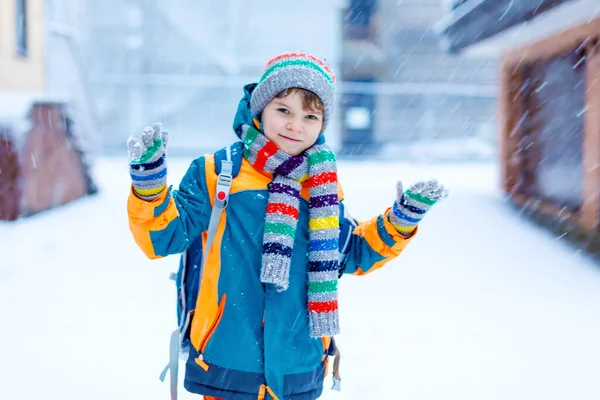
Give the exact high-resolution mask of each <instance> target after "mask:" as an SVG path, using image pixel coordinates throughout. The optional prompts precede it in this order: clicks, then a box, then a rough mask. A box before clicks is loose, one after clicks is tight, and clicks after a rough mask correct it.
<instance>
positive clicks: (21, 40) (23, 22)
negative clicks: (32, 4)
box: [15, 0, 27, 57]
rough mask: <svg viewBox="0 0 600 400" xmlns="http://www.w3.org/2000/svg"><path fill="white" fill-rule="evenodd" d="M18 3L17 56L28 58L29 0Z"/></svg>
mask: <svg viewBox="0 0 600 400" xmlns="http://www.w3.org/2000/svg"><path fill="white" fill-rule="evenodd" d="M15 1H16V11H17V13H16V24H15V26H16V34H17V35H16V36H17V54H18V55H20V56H21V57H27V0H15Z"/></svg>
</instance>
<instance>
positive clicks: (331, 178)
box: [308, 172, 337, 187]
mask: <svg viewBox="0 0 600 400" xmlns="http://www.w3.org/2000/svg"><path fill="white" fill-rule="evenodd" d="M328 183H337V173H335V172H321V173H320V174H317V175H315V176H311V177H310V178H308V185H309V186H310V187H316V186H319V185H325V184H328Z"/></svg>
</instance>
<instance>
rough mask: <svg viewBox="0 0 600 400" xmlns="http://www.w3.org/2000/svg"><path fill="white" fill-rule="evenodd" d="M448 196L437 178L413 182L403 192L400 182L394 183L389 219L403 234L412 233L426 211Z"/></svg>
mask: <svg viewBox="0 0 600 400" xmlns="http://www.w3.org/2000/svg"><path fill="white" fill-rule="evenodd" d="M446 197H448V191H447V190H446V189H444V186H443V185H441V184H440V183H438V181H437V180H435V179H434V180H431V181H427V182H418V183H415V184H414V185H412V186H411V187H410V189H408V190H407V191H406V192H404V188H403V187H402V182H400V181H398V183H396V201H395V202H394V207H393V208H392V211H391V212H390V213H389V220H390V222H391V223H392V225H393V226H394V228H396V230H397V231H398V232H400V233H401V234H402V235H403V236H405V237H408V236H410V235H412V233H413V232H414V230H415V228H416V227H417V225H418V224H419V222H420V221H421V219H422V218H423V216H424V215H425V213H426V212H427V211H429V209H430V208H431V206H433V205H434V204H435V203H437V202H438V201H440V200H443V199H445V198H446Z"/></svg>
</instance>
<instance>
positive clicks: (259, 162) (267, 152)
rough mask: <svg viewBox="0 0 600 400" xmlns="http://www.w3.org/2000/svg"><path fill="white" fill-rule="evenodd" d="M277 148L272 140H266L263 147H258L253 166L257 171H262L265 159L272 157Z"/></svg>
mask: <svg viewBox="0 0 600 400" xmlns="http://www.w3.org/2000/svg"><path fill="white" fill-rule="evenodd" d="M278 150H279V149H278V148H277V146H276V145H275V144H274V143H273V142H271V141H268V142H267V143H266V144H265V145H264V146H263V148H262V149H260V150H259V151H258V153H257V154H256V161H255V162H254V168H256V169H257V170H259V171H264V169H265V164H266V163H267V160H268V159H269V157H272V156H273V155H275V153H277V151H278Z"/></svg>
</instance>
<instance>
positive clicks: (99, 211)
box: [0, 158, 600, 400]
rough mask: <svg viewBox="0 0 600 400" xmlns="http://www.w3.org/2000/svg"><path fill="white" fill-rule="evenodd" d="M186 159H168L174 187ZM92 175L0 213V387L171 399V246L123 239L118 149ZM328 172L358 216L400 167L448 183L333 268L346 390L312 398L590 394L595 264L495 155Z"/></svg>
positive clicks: (70, 395) (122, 171) (24, 394)
mask: <svg viewBox="0 0 600 400" xmlns="http://www.w3.org/2000/svg"><path fill="white" fill-rule="evenodd" d="M189 161H190V160H189V159H171V160H170V176H171V178H172V180H171V181H172V182H173V183H176V182H178V180H179V178H180V177H181V176H182V175H183V173H184V171H185V169H186V167H187V165H188V163H189ZM95 175H96V177H97V179H98V183H99V186H100V189H101V192H100V193H99V194H98V195H97V196H95V197H92V198H88V199H83V200H80V201H77V202H74V203H72V204H70V205H68V206H66V207H62V208H60V209H57V210H54V211H51V212H47V213H44V214H40V215H38V216H34V217H31V218H27V219H23V220H21V221H19V222H17V223H0V238H1V240H0V321H1V324H0V360H1V362H0V399H10V400H33V399H57V400H58V399H60V400H81V399H85V400H107V399H110V400H120V399H127V400H131V399H140V400H142V399H143V400H167V399H168V398H169V388H168V385H167V384H163V383H161V382H160V381H159V380H158V375H159V373H160V371H161V369H162V368H163V367H164V365H165V364H166V362H167V360H168V339H169V334H170V332H171V330H172V329H174V326H175V303H174V287H173V284H172V282H171V281H169V280H168V277H169V274H170V273H171V272H172V271H173V270H174V269H175V268H176V264H177V262H178V257H177V256H173V257H168V258H166V259H163V260H157V261H150V260H147V259H145V258H144V256H143V255H142V253H141V251H140V250H139V249H138V248H137V247H136V245H135V244H134V242H133V240H132V238H131V236H130V234H129V231H128V226H127V215H126V209H125V202H126V197H127V194H128V184H129V178H128V174H127V168H126V160H125V159H124V158H123V159H120V158H113V159H109V158H104V159H101V160H99V162H98V164H97V166H96V170H95ZM340 177H341V179H342V182H343V183H344V184H345V185H344V188H345V193H346V198H347V200H346V203H347V205H348V207H349V209H350V211H351V212H352V214H353V215H354V216H355V217H356V218H358V219H366V218H369V217H371V216H373V215H375V214H377V213H379V212H381V211H382V210H384V209H385V208H386V207H387V206H389V205H390V204H391V202H392V201H393V198H394V193H395V192H394V184H395V180H396V179H397V178H400V179H403V180H404V181H405V182H406V183H407V184H408V183H411V182H414V181H415V180H417V179H419V178H428V177H436V178H438V179H440V180H441V181H442V182H444V183H445V184H446V185H447V186H448V187H449V189H450V190H451V194H450V197H449V198H448V200H446V201H445V202H444V203H441V204H439V205H437V206H436V207H435V208H434V209H433V210H432V211H431V213H430V215H428V216H427V217H426V218H425V220H423V222H422V227H421V231H420V233H419V237H418V238H416V239H415V240H414V242H413V243H412V244H411V245H410V246H409V247H408V248H407V250H406V251H405V253H404V254H403V255H402V256H401V257H400V258H398V259H397V260H395V261H393V262H391V263H390V264H389V265H388V266H386V267H385V268H384V269H382V270H379V271H377V272H375V273H374V274H372V275H368V276H366V277H352V276H347V277H344V278H343V279H342V281H341V285H340V286H341V287H340V297H341V300H340V301H341V325H342V334H341V335H340V336H339V338H338V343H339V346H340V348H341V351H342V360H341V374H342V379H343V380H342V392H341V393H338V392H332V391H330V390H329V385H330V377H328V379H327V386H328V387H327V388H326V390H325V394H324V396H323V397H322V398H323V399H325V400H333V399H377V400H378V399H408V400H433V399H436V400H438V399H439V400H453V399H456V400H467V399H477V400H479V399H486V400H496V399H497V400H506V399H511V400H515V399H527V400H530V399H545V400H550V399H561V400H562V399H578V400H581V399H598V398H600V384H599V383H598V382H599V381H598V377H597V371H598V362H599V360H600V339H599V338H600V319H599V318H598V316H599V313H600V268H599V267H598V266H597V265H596V264H594V263H593V262H591V261H589V260H588V259H587V258H586V257H585V256H584V255H583V254H582V253H581V252H578V251H577V250H576V249H574V248H573V247H571V246H569V245H568V244H567V243H565V242H563V241H561V240H558V239H557V238H556V237H554V236H553V235H552V234H550V233H548V232H546V231H542V230H540V229H538V228H536V227H534V226H533V225H532V224H530V223H528V222H526V221H524V220H523V219H521V218H519V216H518V215H517V213H515V212H513V210H512V209H510V208H509V207H508V206H507V205H506V204H505V202H504V201H503V199H502V196H501V194H500V192H499V190H498V189H497V186H498V185H497V171H496V168H495V167H494V166H493V165H490V164H465V165H435V166H428V165H414V164H412V165H408V164H393V163H378V162H369V163H360V162H352V163H350V162H342V163H340ZM181 398H182V399H192V398H198V397H197V396H190V395H189V394H186V393H182V395H181Z"/></svg>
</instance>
